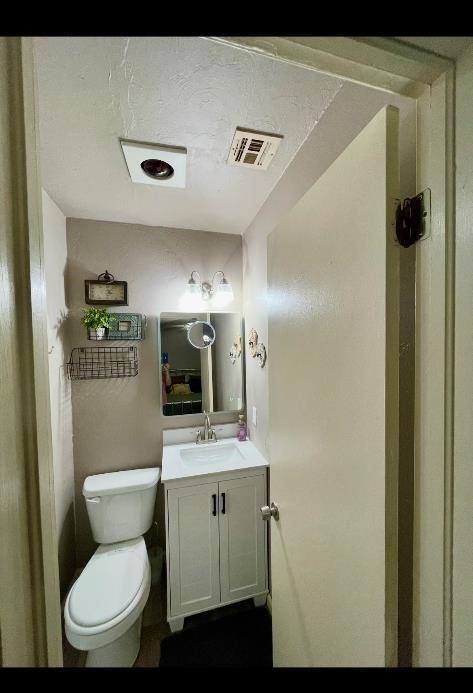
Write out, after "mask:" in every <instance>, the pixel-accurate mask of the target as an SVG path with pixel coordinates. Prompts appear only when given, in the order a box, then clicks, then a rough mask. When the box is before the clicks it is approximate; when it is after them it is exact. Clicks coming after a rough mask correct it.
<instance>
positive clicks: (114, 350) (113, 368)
mask: <svg viewBox="0 0 473 693" xmlns="http://www.w3.org/2000/svg"><path fill="white" fill-rule="evenodd" d="M67 373H68V375H69V378H70V379H71V380H91V379H95V378H127V377H128V378H129V377H133V376H135V375H138V355H137V349H136V347H128V346H126V347H76V348H75V349H73V350H72V351H71V357H70V359H69V362H68V363H67Z"/></svg>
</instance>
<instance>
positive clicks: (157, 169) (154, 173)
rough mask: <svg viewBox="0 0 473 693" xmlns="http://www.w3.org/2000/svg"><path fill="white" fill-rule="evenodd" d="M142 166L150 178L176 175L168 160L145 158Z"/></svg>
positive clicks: (162, 178) (161, 178)
mask: <svg viewBox="0 0 473 693" xmlns="http://www.w3.org/2000/svg"><path fill="white" fill-rule="evenodd" d="M140 165H141V168H142V169H143V171H144V172H145V173H146V175H147V176H149V177H150V178H157V179H158V180H165V179H166V178H171V176H173V175H174V169H173V167H172V166H171V164H168V163H167V161H161V159H145V160H144V161H142V162H141V164H140Z"/></svg>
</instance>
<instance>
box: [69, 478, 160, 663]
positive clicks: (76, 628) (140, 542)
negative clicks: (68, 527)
mask: <svg viewBox="0 0 473 693" xmlns="http://www.w3.org/2000/svg"><path fill="white" fill-rule="evenodd" d="M160 473H161V470H160V469H159V468H150V469H133V470H128V471H123V472H112V473H108V474H96V475H94V476H88V477H87V478H86V479H85V481H84V486H83V489H82V493H83V495H84V497H85V503H86V507H87V512H88V515H89V520H90V525H91V528H92V534H93V537H94V539H95V541H96V542H97V543H99V544H100V546H99V547H98V549H97V550H96V552H95V553H94V555H93V556H92V558H91V559H90V561H89V562H88V563H87V565H86V566H85V568H84V570H83V571H82V573H81V574H80V576H79V577H78V579H77V580H76V581H75V583H74V584H73V586H72V587H71V589H70V591H69V594H68V595H67V598H66V602H65V604H64V621H65V631H66V637H67V639H68V641H69V642H70V643H71V645H72V646H73V647H75V648H76V649H78V650H87V653H88V654H87V660H86V664H85V666H87V667H131V666H132V665H133V663H134V662H135V659H136V657H137V656H138V652H139V649H140V638H141V621H142V614H143V609H144V607H145V604H146V602H147V599H148V595H149V591H150V585H151V569H150V562H149V559H148V554H147V550H146V545H145V541H144V539H143V536H142V535H143V534H144V533H145V532H146V531H147V530H148V529H149V528H150V527H151V524H152V522H153V515H154V505H155V500H156V490H157V485H158V482H159V478H160Z"/></svg>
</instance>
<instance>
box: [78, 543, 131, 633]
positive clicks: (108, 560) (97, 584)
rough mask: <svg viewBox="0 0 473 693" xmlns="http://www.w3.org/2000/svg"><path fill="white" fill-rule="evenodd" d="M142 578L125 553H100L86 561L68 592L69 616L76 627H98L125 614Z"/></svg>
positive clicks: (129, 554)
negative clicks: (93, 558) (69, 594)
mask: <svg viewBox="0 0 473 693" xmlns="http://www.w3.org/2000/svg"><path fill="white" fill-rule="evenodd" d="M144 578H145V570H144V566H143V563H142V561H140V560H139V558H138V557H136V556H134V555H133V553H131V552H129V551H119V550H118V551H110V552H104V553H102V554H101V555H100V556H98V557H97V559H96V560H95V561H90V562H89V563H88V564H87V565H86V567H85V569H84V571H83V572H82V573H81V576H80V578H79V579H78V580H77V581H76V583H75V584H74V586H73V588H72V590H71V598H70V600H69V613H70V615H71V618H72V620H73V621H74V623H77V624H78V625H80V626H100V625H102V624H104V623H108V622H109V621H112V620H113V619H114V618H116V617H117V616H118V615H119V614H121V613H123V611H125V609H126V607H127V606H128V605H129V604H130V603H131V602H132V601H133V599H134V597H135V596H136V594H137V592H138V590H139V589H140V587H141V583H142V582H143V580H144Z"/></svg>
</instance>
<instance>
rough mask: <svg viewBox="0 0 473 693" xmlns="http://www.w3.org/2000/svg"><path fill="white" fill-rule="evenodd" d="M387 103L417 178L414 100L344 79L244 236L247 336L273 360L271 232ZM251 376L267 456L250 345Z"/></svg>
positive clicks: (250, 400) (257, 430)
mask: <svg viewBox="0 0 473 693" xmlns="http://www.w3.org/2000/svg"><path fill="white" fill-rule="evenodd" d="M386 104H392V105H394V106H397V107H398V108H399V109H400V131H401V174H403V177H404V178H406V179H409V181H411V180H415V102H414V101H413V100H411V99H406V98H403V97H400V96H397V95H393V94H387V93H384V92H381V91H376V90H374V89H368V88H366V87H362V86H358V85H356V84H350V83H345V84H344V85H343V87H342V88H341V90H340V91H339V92H338V94H337V95H336V96H335V98H334V100H333V101H332V103H331V104H330V106H329V108H328V109H327V110H326V112H325V113H324V115H323V116H322V119H321V120H320V122H319V123H318V124H317V127H315V128H314V129H313V130H312V132H311V133H310V135H309V136H308V138H307V140H306V141H305V143H304V145H303V146H302V147H301V149H300V150H299V152H298V154H297V156H296V157H295V158H294V160H293V161H292V162H291V164H290V166H289V167H288V168H287V169H286V171H285V174H284V176H283V177H282V178H281V179H280V181H279V182H278V184H277V185H276V186H275V188H274V189H273V191H272V193H271V195H270V196H269V197H268V199H267V200H266V202H265V204H264V205H263V207H262V208H261V209H260V211H259V213H258V214H257V216H256V217H255V219H254V220H253V222H252V224H251V225H250V226H249V227H248V229H247V230H246V232H245V234H244V236H243V276H244V299H243V306H244V315H245V334H246V336H247V335H248V333H249V331H250V329H251V328H255V329H256V331H257V332H258V335H259V339H260V341H262V342H264V344H265V345H266V347H267V352H268V360H269V359H270V358H271V345H270V344H268V318H267V315H268V306H267V293H266V287H267V260H266V255H267V250H266V239H267V236H268V234H269V233H271V231H272V230H273V228H274V227H275V226H276V224H278V223H280V221H281V219H282V218H283V217H284V215H285V214H286V213H287V212H289V210H290V209H291V208H292V207H293V206H294V205H295V204H296V202H297V201H298V200H299V199H300V198H301V197H302V195H304V193H305V192H307V190H308V189H309V188H310V187H311V186H312V185H313V184H314V183H315V181H316V180H317V179H318V178H319V177H320V176H321V175H322V173H324V171H326V170H327V168H328V167H329V166H330V164H331V163H332V162H333V161H334V160H335V159H336V158H337V156H338V155H339V154H340V153H341V152H342V151H343V150H344V149H345V147H346V146H347V145H348V144H349V143H350V142H351V141H352V140H353V139H354V137H355V136H356V135H357V134H358V133H359V132H360V131H361V130H362V128H363V127H364V126H365V125H366V124H367V123H368V122H369V121H370V120H371V119H372V118H373V116H374V115H375V114H376V113H377V112H378V111H379V110H380V109H381V108H382V107H383V106H384V105H386ZM347 114H349V116H347ZM347 123H349V127H347ZM322 142H324V145H323V146H322V144H321V143H322ZM327 142H330V146H327V144H326V143H327ZM334 204H343V200H334ZM246 346H247V345H246ZM288 368H289V369H290V368H291V364H288ZM246 374H247V375H246V378H247V412H248V424H249V432H250V437H251V439H252V441H253V442H254V443H255V445H256V446H257V447H258V448H259V450H260V451H261V453H262V454H263V455H266V456H268V455H269V451H268V440H267V437H268V369H267V368H266V367H265V368H260V367H259V366H258V364H257V362H256V359H253V358H252V357H251V355H250V354H249V352H248V349H247V350H246ZM253 406H255V407H256V408H257V426H256V427H255V426H254V425H253V423H252V407H253Z"/></svg>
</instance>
